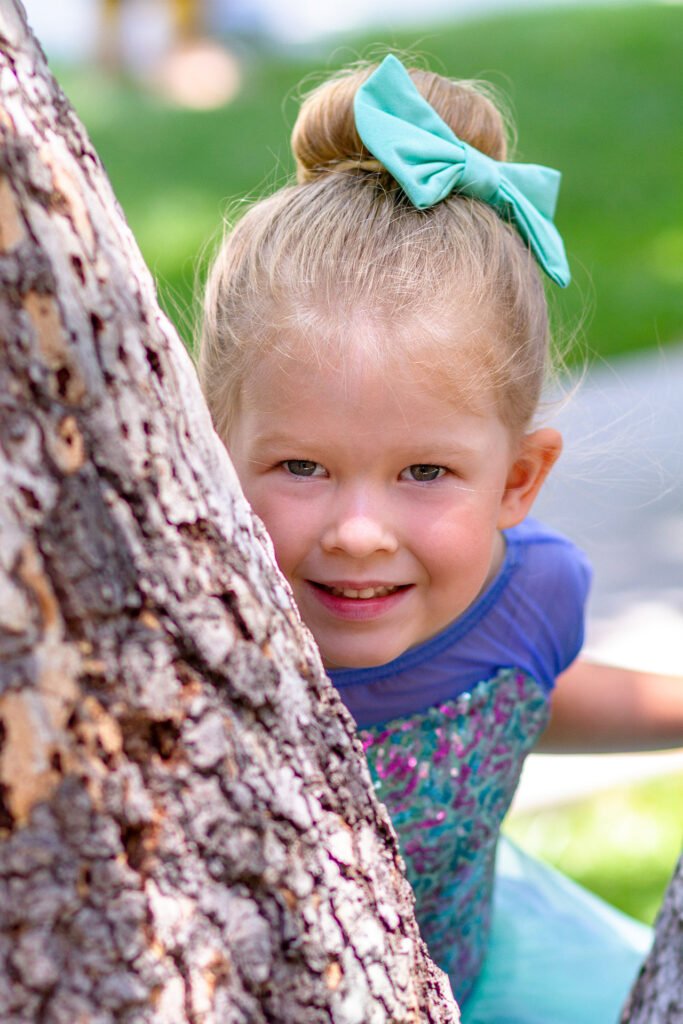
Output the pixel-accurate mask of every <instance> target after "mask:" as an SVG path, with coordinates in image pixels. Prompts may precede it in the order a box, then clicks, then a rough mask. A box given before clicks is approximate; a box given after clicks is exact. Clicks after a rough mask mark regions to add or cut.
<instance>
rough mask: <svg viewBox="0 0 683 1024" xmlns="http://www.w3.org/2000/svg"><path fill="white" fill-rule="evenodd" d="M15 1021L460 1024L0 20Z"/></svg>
mask: <svg viewBox="0 0 683 1024" xmlns="http://www.w3.org/2000/svg"><path fill="white" fill-rule="evenodd" d="M0 50H1V51H2V52H1V55H0V99H1V103H0V794H1V797H2V801H1V808H0V1020H2V1021H3V1024H19V1022H31V1024H48V1022H49V1024H86V1022H87V1024H113V1022H115V1021H116V1022H122V1024H123V1022H126V1024H142V1022H155V1024H189V1022H192V1024H211V1022H214V1021H215V1022H220V1024H238V1022H250V1024H251V1022H253V1024H257V1022H266V1021H267V1022H271V1024H273V1022H283V1024H284V1022H296V1024H314V1022H315V1024H317V1022H334V1024H381V1022H389V1021H391V1022H396V1024H398V1022H418V1021H422V1022H427V1021H431V1022H435V1024H436V1022H439V1024H447V1022H453V1024H455V1022H457V1020H458V1019H459V1016H458V1012H457V1008H456V1006H455V1003H454V1002H453V999H452V996H451V995H450V987H449V985H448V982H447V980H446V979H445V976H444V975H443V974H442V973H441V972H440V971H438V970H437V969H436V968H435V967H434V965H433V964H432V963H431V961H430V960H429V959H428V957H427V954H426V950H425V947H424V944H423V943H422V941H421V939H420V938H419V934H418V931H417V927H416V924H415V920H414V916H413V910H412V894H411V892H410V889H409V886H408V884H407V882H406V881H405V880H404V878H403V875H402V873H401V862H400V857H399V854H398V850H397V846H396V842H395V837H394V835H393V832H392V829H391V826H390V823H389V820H388V817H387V814H386V812H385V811H384V809H383V808H382V807H381V806H380V805H379V804H378V802H377V800H376V798H375V796H374V793H373V790H372V787H371V783H370V778H369V774H368V772H367V768H366V766H365V763H364V759H363V757H362V753H361V751H360V749H359V746H358V742H357V740H356V739H355V736H354V729H353V724H352V722H351V720H350V718H349V716H348V715H347V714H346V712H345V711H344V709H343V708H342V706H341V704H340V702H339V700H338V698H337V697H336V695H335V693H334V691H333V689H332V688H331V686H330V685H329V683H328V682H327V680H326V679H325V676H324V673H323V671H322V669H321V665H320V662H319V659H318V656H317V653H316V651H315V649H314V647H313V644H312V642H311V641H310V638H309V637H308V635H307V634H306V632H305V631H304V629H303V627H302V625H301V623H300V621H299V619H298V616H297V614H296V611H295V610H294V607H293V604H292V601H291V597H290V594H289V591H288V589H287V586H286V584H285V583H284V582H283V580H282V578H281V577H280V575H279V574H278V572H277V570H276V568H275V565H274V562H273V559H272V555H271V552H270V550H269V544H268V541H267V539H266V538H265V536H264V535H263V533H262V531H260V530H259V526H258V524H257V523H256V522H255V521H254V519H253V517H252V515H251V513H250V511H249V509H248V507H247V505H246V504H245V502H244V500H243V498H242V497H241V495H240V492H239V487H238V485H237V482H236V479H235V476H234V472H233V470H232V468H231V466H230V463H229V461H228V458H227V456H226V454H225V452H224V450H223V449H222V447H221V445H220V443H219V441H218V439H217V438H216V436H215V435H214V433H213V431H212V428H211V424H210V421H209V417H208V413H207V412H206V409H205V406H204V403H203V400H202V398H201V395H200V392H199V389H198V386H197V383H196V378H195V374H194V370H193V368H192V365H191V363H190V360H189V358H188V357H187V355H186V353H185V351H184V349H183V347H182V345H181V343H180V341H179V340H178V338H177V336H176V335H175V333H174V331H173V330H172V328H171V326H170V325H169V323H168V322H167V320H166V319H165V317H164V316H163V315H162V314H161V313H160V311H159V309H158V307H157V304H156V300H155V296H154V288H153V284H152V281H151V279H150V276H149V274H148V272H147V270H146V268H145V267H144V264H143V262H142V259H141V257H140V255H139V253H138V250H137V248H136V246H135V243H134V241H133V239H132V237H131V235H130V232H129V230H128V228H127V227H126V224H125V222H124V219H123V216H122V215H121V213H120V211H119V209H118V207H117V205H116V202H115V199H114V197H113V195H112V193H111V190H110V187H109V184H108V182H107V180H106V177H105V175H104V173H103V171H102V168H101V166H100V164H99V161H98V159H97V157H96V155H95V154H94V152H93V151H92V148H91V146H90V144H89V142H88V139H87V138H86V136H85V133H84V131H83V129H82V127H81V126H80V124H79V123H78V121H77V119H76V118H75V115H74V114H73V112H72V111H71V109H70V107H69V105H68V103H67V102H66V100H65V99H64V97H63V95H62V94H61V92H60V90H59V88H58V87H57V85H56V84H55V82H54V81H53V80H52V78H51V76H50V75H49V73H48V72H47V69H46V66H45V63H44V60H43V57H42V54H41V52H40V50H39V48H38V47H37V45H36V44H35V42H34V41H33V39H32V38H31V36H30V34H28V32H27V29H26V25H25V20H24V15H23V12H22V11H21V9H20V8H19V7H18V6H16V5H15V3H14V2H13V0H0Z"/></svg>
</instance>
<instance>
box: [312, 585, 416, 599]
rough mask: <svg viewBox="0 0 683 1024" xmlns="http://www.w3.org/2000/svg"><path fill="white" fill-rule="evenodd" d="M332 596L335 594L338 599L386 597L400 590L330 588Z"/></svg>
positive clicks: (393, 588) (385, 588)
mask: <svg viewBox="0 0 683 1024" xmlns="http://www.w3.org/2000/svg"><path fill="white" fill-rule="evenodd" d="M327 589H328V590H329V591H330V593H331V594H335V595H336V596H337V597H361V598H368V597H386V595H387V594H393V593H394V591H396V590H398V587H365V588H364V589H363V590H352V589H351V587H344V588H343V589H342V588H340V587H328V588H327Z"/></svg>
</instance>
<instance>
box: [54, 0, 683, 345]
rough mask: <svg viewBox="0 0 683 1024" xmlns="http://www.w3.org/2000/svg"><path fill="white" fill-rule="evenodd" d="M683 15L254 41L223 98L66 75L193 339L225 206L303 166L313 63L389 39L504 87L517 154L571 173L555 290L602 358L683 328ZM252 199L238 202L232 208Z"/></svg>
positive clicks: (563, 13)
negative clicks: (194, 100)
mask: <svg viewBox="0 0 683 1024" xmlns="http://www.w3.org/2000/svg"><path fill="white" fill-rule="evenodd" d="M682 26H683V14H682V12H681V8H680V7H679V6H674V5H672V6H669V5H665V4H648V5H637V6H622V5H618V6H617V5H615V6H608V7H602V8H600V7H594V8H593V7H591V8H580V7H579V8H560V9H555V10H543V11H532V12H528V11H527V12H523V13H521V14H516V15H513V14H510V15H504V16H497V17H488V18H486V19H483V20H480V21H476V22H465V23H458V24H452V25H443V26H438V27H436V28H435V27H430V28H428V29H426V30H424V31H423V32H421V33H419V34H418V33H417V32H415V31H413V32H412V33H410V32H406V31H402V32H400V33H388V32H386V33H383V35H382V38H381V42H382V44H383V48H380V47H378V46H376V45H374V44H376V43H377V36H376V35H375V36H373V37H372V38H367V39H366V38H359V37H354V38H352V39H349V40H345V41H343V42H338V43H337V44H336V45H334V47H333V49H332V55H331V56H330V57H328V56H327V55H326V56H325V57H324V58H322V57H320V56H315V57H314V56H311V57H309V58H307V59H304V58H302V57H299V58H295V57H291V56H287V54H286V53H283V52H280V53H279V54H273V53H272V52H271V53H270V54H268V53H265V52H262V51H261V52H259V50H258V49H257V48H256V47H255V46H253V45H252V46H251V47H248V48H245V49H244V50H243V53H242V59H241V63H242V74H243V79H242V87H241V90H240V91H239V93H238V95H237V96H236V97H235V99H234V100H233V101H232V102H231V103H230V104H229V105H228V106H225V107H223V108H222V109H218V110H212V111H204V112H196V111H188V110H181V109H178V108H173V107H171V106H169V105H167V104H165V103H164V102H163V100H162V99H160V98H159V97H157V96H155V95H153V94H151V93H149V92H142V91H140V89H138V88H136V87H135V86H134V85H133V84H128V85H126V84H123V83H121V82H120V81H117V80H113V79H107V78H106V77H103V76H102V74H101V73H99V72H97V71H92V72H87V71H78V72H76V71H69V72H67V71H65V72H63V73H61V74H60V78H61V80H62V82H63V85H64V87H65V90H66V92H67V95H68V96H69V98H70V99H71V101H72V103H73V104H74V106H75V107H76V109H77V110H78V112H79V114H80V115H81V117H82V119H83V121H84V122H85V124H86V126H87V128H88V130H89V132H90V134H91V137H92V139H93V142H94V144H95V146H96V148H97V150H98V152H99V153H100V156H101V157H102V159H103V161H104V164H105V166H106V168H107V171H108V173H109V176H110V178H111V180H112V183H113V185H114V189H115V191H116V193H117V195H118V197H119V199H120V201H121V203H122V205H123V208H124V210H125V211H126V214H127V216H128V220H129V222H130V225H131V227H132V229H133V231H134V233H135V235H136V237H137V239H138V242H139V244H140V247H141V249H142V251H143V254H144V255H145V258H146V260H147V262H148V264H149V266H150V267H151V269H152V271H153V272H154V274H155V276H156V278H157V281H158V286H159V293H160V297H161V301H162V304H163V305H164V307H165V308H166V310H167V312H169V314H170V315H171V317H172V318H173V319H174V320H175V322H176V324H177V326H178V327H179V329H180V331H181V333H182V335H183V336H184V338H185V339H186V340H189V339H190V337H191V336H192V322H193V316H192V295H193V286H194V281H195V270H196V269H197V266H198V263H199V257H200V254H201V253H202V251H203V249H204V247H205V246H206V245H207V243H210V242H211V240H212V239H215V238H216V232H217V229H218V225H219V224H220V222H221V219H222V217H223V215H224V213H225V211H226V209H227V208H228V206H229V204H230V203H231V202H233V201H236V200H241V199H242V198H243V197H244V196H252V197H253V196H259V195H262V194H263V193H264V192H266V191H269V190H271V189H272V188H273V187H274V186H275V185H281V184H283V183H284V182H285V181H286V179H287V177H288V175H289V174H291V169H292V163H291V159H290V153H289V133H290V130H291V126H292V124H293V122H294V119H295V117H296V112H297V108H298V102H297V98H298V96H299V95H300V93H301V91H302V88H301V86H302V82H303V83H304V88H305V86H306V84H307V83H308V84H310V83H313V82H315V81H316V80H317V79H316V77H315V76H314V73H315V72H322V74H323V76H324V74H325V73H328V72H330V71H331V70H333V69H334V68H336V67H338V66H340V65H343V64H346V63H348V62H349V61H352V60H354V59H356V58H357V57H359V56H366V55H368V54H374V53H378V52H379V53H383V52H386V50H387V49H390V48H393V49H397V50H399V51H408V52H412V53H416V54H419V55H420V57H422V58H424V59H426V60H427V62H428V64H429V66H430V67H432V68H433V69H435V70H440V71H443V72H445V73H446V74H449V75H452V76H459V77H468V78H472V77H475V78H483V79H485V80H487V81H488V82H490V83H492V84H493V85H494V86H495V87H497V88H498V89H499V90H500V91H501V92H502V93H503V95H504V96H506V97H507V100H508V103H509V106H510V108H511V110H512V113H513V116H514V120H515V122H516V124H517V127H518V135H519V145H518V148H517V156H518V157H519V158H520V159H522V160H530V161H533V162H536V163H543V164H547V165H549V166H551V167H557V168H559V169H561V170H562V172H563V183H562V190H561V193H560V201H559V207H558V213H557V224H558V226H559V228H560V230H561V232H562V234H563V236H564V238H565V243H566V247H567V251H568V255H569V258H570V263H571V266H572V270H573V275H574V280H573V283H572V284H571V286H570V287H569V289H567V291H566V292H560V290H559V289H556V288H555V289H552V294H553V302H554V303H555V304H556V305H557V307H558V309H557V310H556V314H557V315H556V320H557V321H558V322H559V323H560V324H561V325H562V327H561V331H563V332H566V333H567V334H568V335H569V336H572V337H573V336H575V335H576V340H577V341H578V342H579V343H580V344H579V347H580V349H581V357H583V355H584V354H585V351H584V349H585V348H586V349H587V351H588V354H589V356H590V354H591V353H599V354H600V355H601V356H608V355H613V354H615V353H619V352H625V351H629V350H634V349H642V348H647V347H650V346H654V345H659V344H666V343H667V342H669V341H672V340H680V338H681V335H682V334H683V332H682V330H681V326H682V322H681V284H682V283H683V225H682V224H681V208H680V203H681V192H680V182H681V178H682V174H683V137H682V135H681V132H680V112H681V109H682V107H683V103H682V100H683V86H682V79H681V74H680V62H681V49H682V48H681V43H682V42H683V32H682ZM235 209H237V210H238V209H239V207H233V213H234V212H235Z"/></svg>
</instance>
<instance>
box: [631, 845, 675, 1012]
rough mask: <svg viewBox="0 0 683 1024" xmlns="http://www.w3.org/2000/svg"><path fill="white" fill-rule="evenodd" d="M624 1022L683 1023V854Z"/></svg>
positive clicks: (665, 897) (670, 884)
mask: <svg viewBox="0 0 683 1024" xmlns="http://www.w3.org/2000/svg"><path fill="white" fill-rule="evenodd" d="M621 1024H683V854H682V855H681V857H680V859H679V861H678V864H677V866H676V869H675V871H674V873H673V877H672V879H671V882H670V883H669V886H668V888H667V890H666V893H665V895H664V902H663V903H662V908H661V910H660V911H659V915H658V917H657V923H656V925H655V941H654V944H653V946H652V950H651V952H650V955H649V956H648V958H647V960H646V961H645V963H644V964H643V968H642V970H641V972H640V975H639V977H638V979H637V980H636V983H635V985H634V986H633V991H632V992H631V995H630V998H629V1000H628V1002H627V1004H626V1006H625V1008H624V1014H623V1016H622V1018H621Z"/></svg>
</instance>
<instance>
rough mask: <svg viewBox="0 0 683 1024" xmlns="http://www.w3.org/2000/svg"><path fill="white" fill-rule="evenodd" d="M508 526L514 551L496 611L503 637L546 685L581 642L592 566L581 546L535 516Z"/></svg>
mask: <svg viewBox="0 0 683 1024" xmlns="http://www.w3.org/2000/svg"><path fill="white" fill-rule="evenodd" d="M509 532H510V536H509V540H508V542H509V543H512V544H516V545H518V546H519V552H518V557H517V559H516V563H517V564H516V568H515V572H514V573H513V574H512V576H511V579H510V584H509V586H508V587H507V589H506V591H505V594H504V595H503V597H502V601H501V605H500V613H501V617H502V618H503V619H504V620H505V622H506V624H507V628H508V630H509V634H508V643H509V644H510V646H511V648H512V650H515V649H517V650H518V651H519V652H520V658H519V659H518V660H520V661H522V662H525V664H526V666H527V667H528V668H529V669H531V670H533V675H534V676H535V678H536V679H537V680H538V681H539V682H540V683H541V684H542V685H543V686H544V687H545V688H547V689H551V688H552V687H553V686H554V684H555V679H556V677H557V676H558V675H559V674H560V673H561V672H563V671H564V670H565V669H566V668H567V667H568V666H569V665H570V664H571V663H572V661H573V660H574V659H575V658H576V656H577V654H578V653H579V651H580V650H581V647H582V645H583V638H584V622H585V609H586V601H587V598H588V593H589V590H590V585H591V580H592V569H591V566H590V562H589V561H588V558H587V556H586V555H585V554H584V552H583V551H581V549H580V548H578V547H577V546H576V545H575V544H573V543H572V541H570V540H569V539H568V538H567V537H564V536H563V535H562V534H560V533H557V532H555V531H554V530H551V529H550V528H549V527H547V526H544V525H543V524H541V523H538V522H537V521H536V520H533V519H532V520H526V521H525V523H523V524H521V525H520V527H516V528H515V530H514V531H509Z"/></svg>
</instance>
